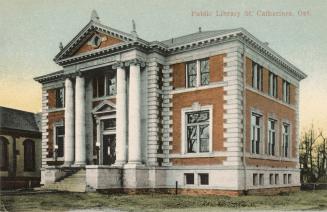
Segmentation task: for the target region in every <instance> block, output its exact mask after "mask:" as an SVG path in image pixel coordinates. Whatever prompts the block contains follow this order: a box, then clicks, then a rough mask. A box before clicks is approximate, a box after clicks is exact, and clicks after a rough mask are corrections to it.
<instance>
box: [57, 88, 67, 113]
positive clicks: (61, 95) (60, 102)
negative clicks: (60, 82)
mask: <svg viewBox="0 0 327 212" xmlns="http://www.w3.org/2000/svg"><path fill="white" fill-rule="evenodd" d="M64 106H65V90H64V88H57V89H56V108H63V107H64Z"/></svg>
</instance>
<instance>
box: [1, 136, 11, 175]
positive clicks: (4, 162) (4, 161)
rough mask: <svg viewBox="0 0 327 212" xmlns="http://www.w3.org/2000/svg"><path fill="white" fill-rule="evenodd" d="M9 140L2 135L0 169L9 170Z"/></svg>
mask: <svg viewBox="0 0 327 212" xmlns="http://www.w3.org/2000/svg"><path fill="white" fill-rule="evenodd" d="M8 145H9V142H8V140H7V139H6V138H5V137H0V171H8V168H9V160H8V159H9V155H8V154H9V152H8Z"/></svg>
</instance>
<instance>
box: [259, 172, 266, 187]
mask: <svg viewBox="0 0 327 212" xmlns="http://www.w3.org/2000/svg"><path fill="white" fill-rule="evenodd" d="M259 183H260V185H264V184H265V178H264V174H260V175H259Z"/></svg>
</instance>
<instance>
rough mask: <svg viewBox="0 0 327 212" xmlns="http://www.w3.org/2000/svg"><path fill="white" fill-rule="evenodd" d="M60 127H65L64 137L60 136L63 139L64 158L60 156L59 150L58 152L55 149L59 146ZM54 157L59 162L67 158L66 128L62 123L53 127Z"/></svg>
mask: <svg viewBox="0 0 327 212" xmlns="http://www.w3.org/2000/svg"><path fill="white" fill-rule="evenodd" d="M58 127H63V130H64V131H63V132H64V133H63V135H61V136H60V137H62V139H63V150H62V153H63V155H62V156H58V152H59V150H58V151H57V152H56V148H55V147H56V145H58V141H57V128H58ZM58 149H59V145H58ZM53 157H54V158H55V159H56V160H58V161H62V160H64V158H65V126H64V124H63V123H62V122H60V123H55V124H54V125H53Z"/></svg>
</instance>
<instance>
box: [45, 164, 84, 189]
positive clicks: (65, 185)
mask: <svg viewBox="0 0 327 212" xmlns="http://www.w3.org/2000/svg"><path fill="white" fill-rule="evenodd" d="M41 190H56V191H70V192H86V171H85V169H80V170H78V171H77V172H71V173H68V175H67V176H66V177H64V178H63V179H61V180H59V181H58V182H55V183H49V184H46V185H44V186H42V187H41Z"/></svg>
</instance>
